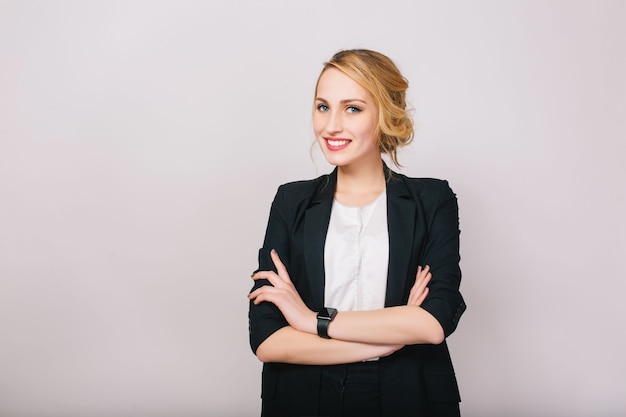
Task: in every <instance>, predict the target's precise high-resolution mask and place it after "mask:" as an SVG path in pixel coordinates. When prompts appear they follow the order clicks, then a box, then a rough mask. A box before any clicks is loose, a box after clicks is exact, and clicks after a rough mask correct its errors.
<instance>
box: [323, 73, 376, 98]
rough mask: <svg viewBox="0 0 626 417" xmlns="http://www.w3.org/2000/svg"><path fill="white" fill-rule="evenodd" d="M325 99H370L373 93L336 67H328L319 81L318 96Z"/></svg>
mask: <svg viewBox="0 0 626 417" xmlns="http://www.w3.org/2000/svg"><path fill="white" fill-rule="evenodd" d="M316 98H320V99H324V100H338V101H341V100H347V99H360V100H365V101H370V100H371V99H372V95H371V94H370V92H369V91H367V90H366V89H365V87H363V86H361V85H360V84H359V83H357V82H356V81H354V80H353V79H352V78H350V77H349V76H348V75H346V74H344V73H343V72H341V71H340V70H338V69H336V68H328V69H327V70H326V71H324V72H323V73H322V75H321V76H320V79H319V82H318V83H317V97H316Z"/></svg>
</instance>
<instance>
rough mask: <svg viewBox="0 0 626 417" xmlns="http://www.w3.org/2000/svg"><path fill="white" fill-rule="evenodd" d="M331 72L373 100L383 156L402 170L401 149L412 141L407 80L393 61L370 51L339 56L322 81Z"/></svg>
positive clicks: (331, 61) (345, 53)
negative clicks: (362, 89)
mask: <svg viewBox="0 0 626 417" xmlns="http://www.w3.org/2000/svg"><path fill="white" fill-rule="evenodd" d="M329 68H336V69H338V70H339V71H341V72H343V73H344V74H346V75H347V76H349V77H350V78H352V79H353V80H354V81H356V82H357V83H359V84H360V85H361V86H362V87H363V88H365V89H366V90H367V91H369V93H370V94H371V95H372V96H373V97H374V100H375V101H376V104H377V105H378V109H379V111H378V126H377V127H376V137H377V140H378V148H379V149H380V152H381V153H386V154H388V155H389V156H390V157H391V160H392V161H393V163H394V164H395V165H396V166H398V167H399V166H400V164H399V163H398V154H397V151H398V148H399V147H401V146H406V145H408V144H409V143H411V141H412V140H413V120H412V119H411V117H410V115H409V112H408V110H407V104H406V90H407V88H409V82H408V81H407V79H406V78H404V77H403V76H402V74H401V73H400V70H398V67H396V65H395V64H394V63H393V61H392V60H391V59H389V58H388V57H387V56H385V55H383V54H381V53H380V52H376V51H371V50H368V49H350V50H343V51H339V52H337V53H336V54H335V55H333V57H332V58H331V59H330V61H328V62H326V63H324V68H323V69H322V72H321V73H320V77H321V76H322V74H323V73H324V71H326V70H327V69H329ZM320 77H318V79H317V84H319V78H320ZM317 84H316V85H315V93H316V95H317Z"/></svg>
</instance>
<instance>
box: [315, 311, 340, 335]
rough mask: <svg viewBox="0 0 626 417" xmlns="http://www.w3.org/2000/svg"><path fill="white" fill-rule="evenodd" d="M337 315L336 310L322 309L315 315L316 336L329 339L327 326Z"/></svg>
mask: <svg viewBox="0 0 626 417" xmlns="http://www.w3.org/2000/svg"><path fill="white" fill-rule="evenodd" d="M336 315H337V309H336V308H330V307H324V308H323V309H322V310H320V312H319V313H317V335H318V336H319V337H323V338H324V339H330V336H329V335H328V325H329V324H330V322H331V321H333V319H334V318H335V316H336Z"/></svg>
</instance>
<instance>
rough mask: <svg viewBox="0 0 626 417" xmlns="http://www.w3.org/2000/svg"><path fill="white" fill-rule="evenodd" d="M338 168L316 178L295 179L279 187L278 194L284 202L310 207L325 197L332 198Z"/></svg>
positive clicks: (294, 205)
mask: <svg viewBox="0 0 626 417" xmlns="http://www.w3.org/2000/svg"><path fill="white" fill-rule="evenodd" d="M336 182H337V169H336V168H335V170H333V172H331V173H330V174H325V175H321V176H319V177H317V178H315V179H311V180H302V181H293V182H288V183H286V184H282V185H281V186H280V187H278V192H277V196H280V198H281V201H282V202H283V204H287V205H289V206H292V207H303V208H306V207H309V206H311V205H313V204H315V203H318V202H319V201H320V200H322V199H323V198H330V199H332V196H333V194H334V191H335V184H336Z"/></svg>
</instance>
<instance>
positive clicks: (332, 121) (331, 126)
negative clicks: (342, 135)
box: [326, 111, 343, 135]
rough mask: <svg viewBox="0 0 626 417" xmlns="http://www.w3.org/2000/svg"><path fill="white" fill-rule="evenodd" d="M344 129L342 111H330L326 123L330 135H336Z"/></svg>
mask: <svg viewBox="0 0 626 417" xmlns="http://www.w3.org/2000/svg"><path fill="white" fill-rule="evenodd" d="M342 130H343V123H342V119H341V113H340V112H337V111H330V112H329V113H328V120H327V123H326V131H327V132H328V133H329V134H330V135H334V134H336V133H339V132H341V131H342Z"/></svg>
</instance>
